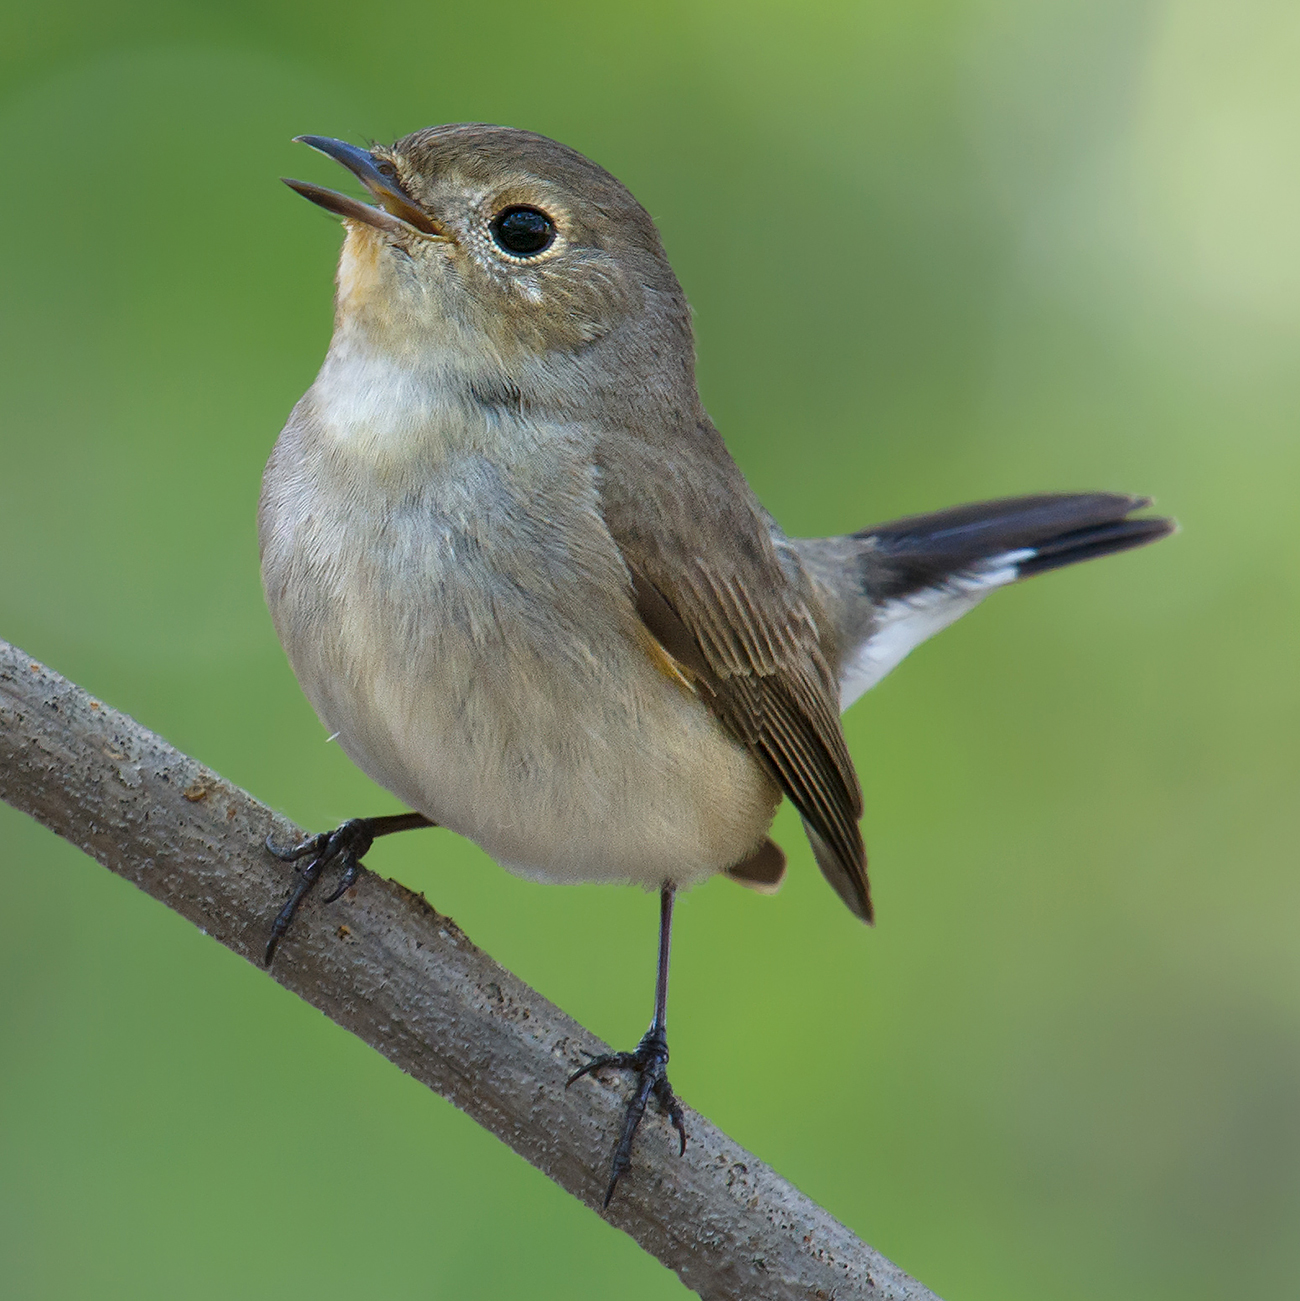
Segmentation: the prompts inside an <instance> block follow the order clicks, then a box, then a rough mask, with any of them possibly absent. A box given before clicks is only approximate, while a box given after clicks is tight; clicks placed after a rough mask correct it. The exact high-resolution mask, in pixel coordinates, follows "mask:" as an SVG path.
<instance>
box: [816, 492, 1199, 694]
mask: <svg viewBox="0 0 1300 1301" xmlns="http://www.w3.org/2000/svg"><path fill="white" fill-rule="evenodd" d="M1150 504H1151V503H1150V501H1149V500H1148V499H1147V498H1145V497H1127V496H1122V495H1120V494H1118V493H1108V492H1089V493H1063V494H1056V495H1045V496H1037V497H1007V498H1005V499H1003V500H1001V501H984V502H976V503H973V504H971V505H969V506H954V507H953V508H952V509H950V510H942V511H936V512H935V513H934V514H932V515H911V516H908V517H907V518H906V519H900V520H894V521H892V522H891V523H888V524H879V525H876V526H875V527H874V528H867V529H863V530H861V532H858V533H854V534H852V535H851V536H849V537H845V538H818V539H809V540H807V541H805V540H803V539H800V540H799V541H797V542H796V543H795V546H796V547H797V548H798V550H799V553H800V555H801V556H802V557H803V559H804V561H805V564H806V565H807V567H808V569H809V570H810V572H811V573H812V574H813V576H814V578H815V579H816V580H817V582H818V585H819V586H820V587H821V588H822V589H823V590H826V594H827V595H828V596H829V598H830V600H829V601H828V604H829V605H830V607H831V610H832V613H833V615H834V616H836V617H837V622H838V624H839V632H840V646H841V648H842V660H841V670H840V704H841V708H844V709H847V708H848V707H849V705H851V704H852V703H853V702H854V701H855V700H856V699H857V698H858V697H859V696H860V695H862V693H863V692H864V691H866V690H867V689H868V688H870V687H873V686H875V684H876V683H877V682H879V681H880V679H881V678H883V677H884V676H885V674H886V673H888V672H889V671H890V669H892V668H894V666H895V665H897V664H898V663H899V661H900V660H902V659H903V657H904V656H905V655H906V654H907V653H908V652H909V651H911V650H912V649H913V648H914V647H916V646H919V645H920V644H921V642H923V641H925V640H926V638H928V637H932V636H933V635H934V634H935V633H936V632H938V631H939V630H940V629H942V628H946V627H947V626H948V625H949V624H950V623H952V622H953V620H954V619H958V618H960V617H961V616H962V615H963V614H965V613H966V611H967V610H971V609H973V608H974V607H975V606H976V605H978V604H979V603H980V601H982V600H983V599H984V598H985V597H986V596H987V595H988V594H989V593H990V592H991V591H993V590H994V588H998V587H1004V586H1006V584H1008V583H1014V582H1016V581H1017V580H1018V579H1021V578H1030V577H1032V576H1033V575H1034V574H1042V573H1046V572H1047V571H1048V570H1049V569H1059V568H1061V567H1062V566H1064V565H1073V564H1076V563H1077V562H1078V561H1080V560H1092V559H1093V558H1094V557H1097V556H1107V555H1110V554H1111V553H1112V552H1115V551H1127V550H1128V549H1129V548H1130V547H1140V546H1143V545H1145V544H1146V543H1148V542H1154V541H1156V540H1157V539H1158V538H1162V537H1164V536H1165V535H1166V534H1168V533H1171V532H1172V531H1173V530H1174V527H1175V525H1174V522H1173V521H1172V520H1168V519H1161V518H1158V517H1151V516H1148V517H1145V518H1140V519H1130V518H1128V517H1129V516H1130V515H1131V514H1132V513H1133V512H1134V511H1137V510H1141V509H1142V508H1143V507H1145V506H1149V505H1150ZM837 589H838V590H837ZM854 598H856V599H854ZM864 598H865V599H864Z"/></svg>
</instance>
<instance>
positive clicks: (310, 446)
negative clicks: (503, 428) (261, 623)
mask: <svg viewBox="0 0 1300 1301" xmlns="http://www.w3.org/2000/svg"><path fill="white" fill-rule="evenodd" d="M547 437H548V438H549V439H550V442H549V443H548V446H547V447H546V449H545V453H546V454H545V455H543V456H538V455H536V454H535V453H536V451H537V449H536V448H535V447H534V448H522V449H521V450H520V454H519V456H518V458H517V463H516V461H512V458H511V455H510V450H509V449H508V448H506V449H503V448H501V447H499V446H496V447H494V453H493V455H490V456H489V455H487V454H485V453H484V452H483V451H482V450H481V449H479V450H475V449H473V448H469V449H462V450H459V451H456V452H455V453H442V454H440V455H439V457H438V458H436V460H435V462H431V463H430V465H428V466H425V467H423V468H420V467H410V466H403V467H400V468H398V469H396V470H395V469H393V467H388V469H387V470H385V471H384V472H382V473H375V474H369V475H367V476H363V482H362V486H361V487H360V488H358V485H357V474H356V469H357V467H356V466H355V465H349V464H347V463H346V457H347V456H348V455H350V453H348V452H347V450H346V449H343V450H340V448H339V446H338V445H337V444H336V443H332V442H330V440H328V439H327V438H322V437H321V436H320V435H319V431H317V430H315V429H314V428H313V427H312V425H311V423H310V422H309V421H308V420H306V419H305V418H303V417H301V416H300V417H299V423H298V428H297V429H295V428H294V424H293V422H291V425H290V428H289V429H288V430H286V434H285V435H284V436H283V437H282V440H281V444H280V446H278V447H277V452H276V454H275V456H273V458H272V461H271V464H270V465H269V466H268V471H267V478H266V484H265V488H264V495H263V507H262V542H263V577H264V582H265V586H266V592H267V600H268V604H269V605H270V607H271V611H272V616H273V618H274V620H275V623H276V628H277V631H278V632H279V634H280V638H281V641H282V642H283V644H284V647H285V650H286V651H287V653H288V655H289V659H290V661H291V663H292V665H293V668H294V671H295V673H296V674H297V676H298V679H299V681H300V683H301V684H302V687H303V690H304V691H305V693H306V694H307V696H308V698H309V699H310V701H311V703H312V705H313V706H314V707H315V709H316V712H317V713H318V714H319V716H320V718H321V720H322V722H323V723H324V724H325V726H326V727H327V728H328V729H329V730H330V731H331V732H337V733H338V740H339V743H340V744H341V745H342V746H343V748H344V749H345V750H346V751H347V753H348V755H349V756H350V757H351V758H352V759H353V761H354V762H356V763H357V765H358V766H359V767H361V768H362V769H363V770H364V771H365V772H366V773H368V774H369V775H370V776H371V777H372V778H374V780H376V781H377V782H379V783H380V784H381V785H383V786H385V787H387V788H388V789H389V790H391V791H392V792H393V793H394V794H396V795H397V796H398V798H399V799H401V800H402V801H403V802H404V803H406V804H408V805H409V806H410V807H411V808H413V809H416V810H418V811H419V812H421V813H423V814H425V815H426V816H427V817H429V818H431V819H433V820H434V821H436V822H438V823H440V824H441V825H443V826H446V827H449V828H451V829H452V830H454V831H457V832H459V833H460V834H462V835H465V836H467V837H468V838H470V839H471V840H473V841H475V842H476V843H478V844H479V845H481V846H482V847H483V848H484V849H485V850H486V851H487V852H488V853H489V854H490V855H491V856H492V857H493V858H495V859H496V860H497V861H498V862H500V863H501V864H502V865H503V866H505V867H507V868H509V869H510V870H511V871H514V872H516V873H518V874H519V875H521V876H527V877H532V878H535V879H540V880H546V881H557V882H566V881H567V882H573V881H629V882H639V883H641V884H644V885H647V886H656V885H659V884H661V883H662V882H664V881H673V882H675V883H676V884H678V885H682V886H685V885H689V884H691V883H693V882H695V881H698V880H700V879H702V878H704V877H706V876H708V875H711V874H713V873H715V872H718V871H720V870H722V869H724V868H726V867H728V866H730V865H731V864H733V863H735V862H737V861H739V860H740V859H742V858H744V857H745V856H747V855H748V854H749V853H750V852H751V851H753V850H754V849H755V848H756V847H757V846H758V844H759V843H760V842H761V841H762V838H763V836H764V834H765V833H766V830H767V827H768V825H769V824H770V822H771V818H772V814H773V811H774V809H775V806H776V803H777V801H778V798H779V794H778V792H777V790H776V788H775V787H774V786H773V785H772V784H771V783H770V782H769V781H768V779H767V778H766V777H765V776H764V775H763V773H762V771H761V770H760V769H759V768H758V766H757V765H756V764H755V763H754V761H753V760H752V759H751V758H750V757H749V755H748V754H747V753H746V752H745V751H744V750H743V749H742V748H741V747H740V746H738V745H737V744H736V743H735V742H733V741H732V740H731V739H730V738H729V737H728V736H727V735H726V734H725V733H724V732H723V730H722V728H721V726H720V725H719V724H718V723H717V721H716V720H715V718H714V717H713V715H712V714H711V713H710V712H709V710H708V709H707V708H706V707H705V705H704V704H703V703H702V702H701V701H700V700H699V699H698V697H697V696H696V695H695V694H694V693H693V692H692V691H691V690H690V689H689V687H687V686H685V685H683V684H682V683H681V682H679V681H677V680H675V679H674V678H672V677H671V676H669V675H668V674H666V673H665V672H663V671H662V668H661V667H660V666H659V665H658V664H657V663H656V660H655V657H654V656H653V655H652V654H651V653H650V649H649V645H648V641H647V634H646V633H645V631H644V628H643V626H642V625H641V623H640V621H639V619H638V617H637V615H636V613H635V609H634V607H633V604H632V597H631V591H630V585H629V581H628V576H627V572H626V569H625V566H624V565H623V562H622V558H621V556H620V554H619V552H618V549H617V547H616V546H615V544H614V542H613V540H612V539H611V538H610V537H609V534H608V531H607V530H606V529H605V527H604V523H603V520H602V519H601V516H600V512H599V502H598V498H597V495H596V494H597V483H596V479H595V477H594V472H593V471H592V470H591V469H590V466H589V465H588V463H587V461H586V459H585V457H584V447H583V444H582V440H581V437H580V436H579V435H568V434H553V435H547ZM341 458H342V459H341ZM344 482H346V484H347V490H346V491H343V490H341V489H340V486H339V485H340V484H341V483H344Z"/></svg>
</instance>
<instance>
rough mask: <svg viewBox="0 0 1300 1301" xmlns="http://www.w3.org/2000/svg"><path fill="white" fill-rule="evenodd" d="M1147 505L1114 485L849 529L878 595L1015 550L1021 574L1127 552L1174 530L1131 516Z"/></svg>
mask: <svg viewBox="0 0 1300 1301" xmlns="http://www.w3.org/2000/svg"><path fill="white" fill-rule="evenodd" d="M1150 504H1151V502H1150V500H1149V498H1146V497H1129V496H1125V495H1122V494H1120V493H1112V492H1087V493H1060V494H1051V495H1042V496H1035V497H1005V498H1002V499H1001V500H998V501H982V502H975V503H973V504H971V505H968V506H954V507H952V508H951V509H949V510H941V511H935V512H934V513H933V514H929V515H909V516H908V517H907V518H905V519H899V520H893V521H891V522H890V523H888V524H878V525H876V526H875V527H873V528H866V529H863V530H861V532H859V533H855V534H854V535H853V536H854V537H855V538H857V539H858V540H859V541H861V542H864V543H866V544H867V550H866V552H865V553H864V555H863V560H864V562H865V564H864V570H865V573H864V578H865V579H866V586H867V590H868V591H869V592H870V594H871V596H872V597H873V598H874V599H875V600H877V601H887V600H890V599H892V598H894V597H900V596H908V595H910V594H911V593H913V592H918V591H921V590H923V589H925V588H930V587H937V586H939V585H941V584H942V583H944V582H945V581H946V580H947V579H949V578H952V577H953V576H954V575H958V574H963V573H968V572H970V571H971V570H973V569H978V568H979V567H980V566H981V565H983V564H986V563H987V562H989V561H990V560H993V559H995V558H996V557H999V556H1003V555H1006V554H1007V553H1009V552H1014V551H1030V552H1032V554H1031V555H1029V556H1026V557H1024V558H1023V559H1021V560H1019V561H1018V562H1016V572H1017V577H1019V578H1028V577H1029V576H1030V575H1032V574H1041V573H1045V572H1046V571H1047V570H1049V569H1059V568H1061V566H1063V565H1072V564H1074V563H1076V562H1077V561H1080V560H1091V559H1093V558H1094V557H1095V556H1104V555H1109V554H1110V553H1111V552H1113V551H1126V550H1127V549H1128V548H1129V547H1138V546H1142V545H1143V544H1144V543H1146V542H1154V541H1155V540H1156V539H1157V538H1162V537H1164V536H1165V535H1166V534H1168V533H1171V532H1173V530H1174V527H1175V525H1174V522H1173V520H1168V519H1160V518H1155V517H1153V518H1148V519H1128V518H1127V516H1129V515H1130V514H1132V512H1133V511H1136V510H1141V509H1143V508H1144V507H1146V506H1149V505H1150Z"/></svg>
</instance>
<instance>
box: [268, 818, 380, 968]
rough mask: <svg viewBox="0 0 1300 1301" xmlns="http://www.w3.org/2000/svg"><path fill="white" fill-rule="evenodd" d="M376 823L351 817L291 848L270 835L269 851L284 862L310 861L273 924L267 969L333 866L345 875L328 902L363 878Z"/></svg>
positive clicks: (370, 819) (301, 871) (301, 868)
mask: <svg viewBox="0 0 1300 1301" xmlns="http://www.w3.org/2000/svg"><path fill="white" fill-rule="evenodd" d="M375 822H376V819H375V818H352V819H351V820H350V821H348V822H345V823H343V824H342V826H338V827H335V828H334V830H333V831H322V832H321V833H320V835H318V836H308V837H307V839H306V840H304V841H301V842H300V843H299V844H297V845H294V846H293V847H292V848H290V849H280V848H279V847H278V846H276V844H275V843H274V842H273V841H272V839H271V837H270V836H268V837H267V838H266V848H267V849H268V850H269V851H270V852H271V853H272V854H274V855H275V857H276V858H278V859H279V860H280V861H281V862H282V863H297V862H300V861H301V860H302V859H304V858H305V859H306V860H307V862H306V865H305V866H303V867H300V868H298V869H297V871H298V880H297V881H296V882H295V883H294V887H293V893H292V894H290V896H289V898H288V901H287V902H286V903H285V905H284V907H283V908H281V909H280V914H279V916H278V917H276V919H275V921H274V922H272V923H271V938H270V939H269V940H267V942H266V953H265V955H264V958H263V960H264V961H265V963H266V965H267V966H268V967H269V966H270V965H271V959H272V958H273V957H275V949H276V946H277V945H278V944H279V943H280V941H281V940H282V939H283V938H284V936H285V932H286V931H288V929H289V923H290V922H291V921H293V917H294V914H295V913H296V912H297V911H298V906H299V905H300V904H301V903H302V901H303V900H304V899H305V898H306V897H307V894H308V892H309V891H310V890H311V888H312V886H314V885H315V884H316V882H317V881H318V880H319V879H320V874H321V873H322V872H323V871H324V870H325V868H326V867H327V866H328V865H329V864H330V863H334V862H337V863H339V864H340V865H341V866H342V868H343V876H342V877H341V878H340V880H339V883H338V886H337V887H336V888H335V889H334V891H333V892H332V893H331V894H329V895H328V896H327V897H326V899H325V902H326V903H333V902H334V901H335V900H336V899H340V898H342V896H343V893H344V891H346V890H348V889H350V888H351V887H352V886H353V885H355V884H356V880H357V878H358V877H359V876H360V875H361V860H362V858H364V857H365V854H366V851H367V850H368V849H369V848H370V846H371V845H372V844H373V843H374V839H375Z"/></svg>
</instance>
